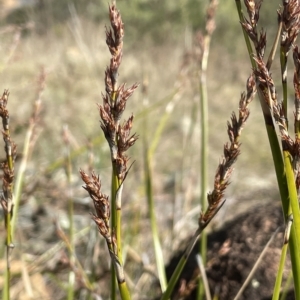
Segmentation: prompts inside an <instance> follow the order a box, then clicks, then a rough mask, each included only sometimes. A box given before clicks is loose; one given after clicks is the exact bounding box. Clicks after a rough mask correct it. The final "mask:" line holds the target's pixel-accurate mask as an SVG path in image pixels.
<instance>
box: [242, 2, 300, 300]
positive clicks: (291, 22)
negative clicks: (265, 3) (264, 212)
mask: <svg viewBox="0 0 300 300" xmlns="http://www.w3.org/2000/svg"><path fill="white" fill-rule="evenodd" d="M244 3H245V7H246V10H247V15H248V16H247V18H246V17H245V15H244V14H243V11H242V5H241V2H240V1H239V0H237V1H236V6H237V11H238V14H239V18H240V22H241V25H242V29H243V32H244V37H245V41H246V45H247V49H248V53H249V57H250V60H251V64H252V67H253V69H254V75H255V82H256V86H257V90H258V96H259V100H260V104H261V108H262V112H263V117H264V120H265V126H266V131H267V134H268V138H269V144H270V148H271V152H272V156H273V161H274V167H275V172H276V176H277V183H278V187H279V191H280V196H281V202H282V208H283V213H284V218H285V221H286V225H287V227H289V226H290V224H291V228H290V234H289V236H288V237H287V238H286V240H288V244H289V249H290V254H291V262H292V272H293V279H294V288H295V297H296V299H299V298H300V257H299V251H300V239H299V236H300V231H299V230H300V213H299V204H298V190H299V183H300V181H299V178H300V172H299V154H298V151H299V120H300V114H299V111H300V110H299V107H300V106H299V103H300V100H299V99H300V93H299V91H300V89H299V87H300V79H299V78H300V71H299V58H300V55H299V52H298V47H297V46H295V42H296V39H297V36H298V33H299V30H300V5H299V1H297V0H292V1H283V2H282V7H281V8H280V9H279V10H278V12H277V14H278V16H277V18H278V34H277V36H276V39H275V42H274V44H273V47H272V49H271V53H270V55H269V57H268V59H267V61H266V62H265V60H264V57H265V48H266V43H267V37H266V32H265V31H263V30H262V31H261V32H260V34H259V33H258V29H257V27H258V21H259V13H260V8H261V4H262V3H261V2H256V1H253V0H245V1H244ZM277 44H279V48H280V65H281V82H282V99H283V100H282V101H279V100H278V98H280V97H279V96H278V92H277V90H278V89H277V88H276V86H275V83H274V80H273V76H272V74H271V72H270V70H271V66H272V62H273V60H274V57H275V51H276V48H277ZM292 49H293V58H294V65H295V71H294V79H293V86H294V95H295V97H294V106H295V113H294V134H295V138H292V137H291V135H290V134H289V128H288V117H287V116H288V86H287V61H288V58H289V53H290V51H291V50H292ZM275 124H277V126H278V130H279V133H280V140H279V139H278V134H277V132H276V130H275ZM291 220H292V222H291ZM285 253H286V249H285V247H284V248H283V252H282V258H281V263H280V267H279V272H278V275H277V279H276V285H275V293H274V296H273V299H278V297H279V292H278V291H279V289H280V285H281V276H282V275H281V274H282V269H283V266H282V265H283V263H284V260H285V259H284V258H285Z"/></svg>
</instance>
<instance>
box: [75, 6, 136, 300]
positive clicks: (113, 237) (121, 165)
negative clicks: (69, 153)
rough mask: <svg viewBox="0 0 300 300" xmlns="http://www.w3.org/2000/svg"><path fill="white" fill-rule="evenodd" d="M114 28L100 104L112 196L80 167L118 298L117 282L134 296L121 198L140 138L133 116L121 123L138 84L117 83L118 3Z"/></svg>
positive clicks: (108, 31)
mask: <svg viewBox="0 0 300 300" xmlns="http://www.w3.org/2000/svg"><path fill="white" fill-rule="evenodd" d="M109 17H110V24H111V29H108V28H107V29H106V44H107V46H108V49H109V51H110V53H111V56H112V57H111V59H110V65H109V66H108V67H107V69H106V71H105V94H103V95H102V98H103V104H102V105H99V106H98V107H99V113H100V118H101V129H102V131H103V133H104V136H105V138H106V140H107V142H108V145H109V148H110V154H111V164H112V180H111V197H110V200H109V198H108V196H107V195H105V194H103V193H102V192H101V182H100V179H99V176H97V175H96V174H95V173H94V172H92V174H91V175H90V176H89V175H88V174H86V173H85V172H84V171H82V170H81V171H80V174H81V177H82V180H83V181H84V182H85V186H84V188H85V189H86V190H87V192H88V193H89V195H90V197H91V198H92V200H93V203H94V206H95V210H96V214H94V215H93V216H92V218H93V220H94V221H95V223H96V225H97V227H98V230H99V232H100V234H101V235H102V236H103V237H104V239H105V241H106V244H107V248H108V251H109V254H110V258H111V265H112V268H111V274H112V276H111V299H116V297H117V296H116V291H117V288H116V282H117V284H118V287H119V291H120V295H121V298H122V299H124V300H128V299H131V296H130V292H129V289H128V287H127V283H126V280H125V276H124V268H123V258H122V240H121V238H122V232H121V209H122V206H121V200H122V190H123V186H124V181H125V178H126V176H127V173H128V171H129V168H128V161H129V158H128V156H127V155H126V151H127V150H128V149H129V148H130V147H131V146H133V144H134V143H135V141H136V140H137V136H136V135H135V134H133V135H131V133H130V131H131V128H132V126H133V116H131V117H129V118H128V119H127V121H125V122H124V123H121V118H122V115H123V112H124V110H125V108H126V102H127V100H128V98H129V97H130V96H131V95H132V94H133V92H134V90H135V89H136V88H137V84H134V85H133V86H131V87H130V88H125V84H121V85H119V86H118V70H119V67H120V65H121V61H122V55H123V37H124V24H123V22H122V19H121V15H120V13H119V11H118V10H117V8H116V5H115V4H112V5H110V6H109Z"/></svg>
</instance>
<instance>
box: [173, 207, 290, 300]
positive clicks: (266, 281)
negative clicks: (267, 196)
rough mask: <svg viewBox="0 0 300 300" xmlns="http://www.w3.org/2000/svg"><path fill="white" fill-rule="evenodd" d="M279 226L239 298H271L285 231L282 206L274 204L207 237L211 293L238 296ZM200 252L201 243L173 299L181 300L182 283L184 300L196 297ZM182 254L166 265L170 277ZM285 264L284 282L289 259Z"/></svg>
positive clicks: (251, 212) (224, 298) (225, 298)
mask: <svg viewBox="0 0 300 300" xmlns="http://www.w3.org/2000/svg"><path fill="white" fill-rule="evenodd" d="M278 227H280V230H279V232H278V233H277V235H276V237H275V239H274V241H273V242H272V243H271V245H270V247H269V249H268V250H267V253H266V255H265V256H264V257H263V259H262V261H261V262H260V264H259V267H258V269H257V270H256V272H255V274H254V276H253V277H252V280H251V282H250V283H249V285H248V287H247V288H246V290H245V291H244V293H243V295H242V296H241V297H240V298H239V299H244V300H246V299H247V300H248V299H261V300H263V299H264V300H267V299H271V298H272V297H271V296H272V290H273V288H274V283H275V275H276V273H277V269H278V262H279V257H280V253H281V247H282V244H283V234H284V221H283V214H282V209H281V207H280V206H279V205H275V204H274V203H268V204H267V205H261V206H258V207H255V208H254V209H252V210H249V211H248V212H247V213H244V214H242V215H240V216H239V217H237V218H236V219H234V220H232V221H230V222H228V223H226V224H225V225H224V226H223V228H222V229H220V230H218V231H216V232H213V233H211V234H210V235H209V236H208V260H207V266H206V273H207V277H208V280H209V285H210V290H211V293H212V295H215V294H217V295H218V299H219V300H227V299H233V298H234V297H235V295H236V294H237V293H238V291H239V289H240V287H241V286H242V284H243V283H244V281H245V280H246V278H247V276H248V274H249V273H250V271H251V269H252V267H253V266H254V264H255V262H256V261H257V259H258V257H259V255H260V254H261V252H262V250H263V249H264V247H265V245H266V244H267V242H268V241H269V239H270V237H271V235H272V234H273V233H274V232H275V231H276V229H277V228H278ZM197 251H198V245H196V247H195V248H194V250H193V253H192V255H191V257H190V258H189V261H188V263H187V265H186V267H185V269H184V271H183V273H182V276H181V279H180V282H179V285H178V286H177V291H176V295H175V294H174V295H173V297H172V299H179V297H178V294H179V286H181V289H180V290H182V291H184V293H186V294H189V295H188V296H187V297H186V298H184V299H196V296H195V291H196V284H193V283H195V282H197V280H196V278H197V276H199V271H198V267H197V262H196V254H197ZM181 253H182V252H180V251H179V254H178V255H177V256H175V257H173V258H172V260H171V261H170V264H169V266H168V267H167V274H168V277H170V276H171V274H172V273H173V271H174V268H175V266H176V265H177V262H178V261H179V259H180V257H181ZM286 264H287V266H286V270H285V274H284V282H285V279H286V278H287V275H288V273H289V269H290V262H289V259H287V263H286ZM181 299H182V298H181ZM287 299H290V300H291V299H294V295H293V293H290V294H289V295H288V298H287Z"/></svg>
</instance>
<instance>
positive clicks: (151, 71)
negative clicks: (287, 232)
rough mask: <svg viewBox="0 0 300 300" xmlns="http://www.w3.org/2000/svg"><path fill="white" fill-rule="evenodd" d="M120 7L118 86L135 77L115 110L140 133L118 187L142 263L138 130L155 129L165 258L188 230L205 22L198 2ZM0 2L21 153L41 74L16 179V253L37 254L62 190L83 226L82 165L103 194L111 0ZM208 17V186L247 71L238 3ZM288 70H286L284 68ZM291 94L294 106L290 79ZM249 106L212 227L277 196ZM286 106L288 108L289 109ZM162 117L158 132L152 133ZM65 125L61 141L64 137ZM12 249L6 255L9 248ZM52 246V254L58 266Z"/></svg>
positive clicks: (258, 121) (268, 23)
mask: <svg viewBox="0 0 300 300" xmlns="http://www.w3.org/2000/svg"><path fill="white" fill-rule="evenodd" d="M279 4H280V3H279V1H271V0H266V1H264V3H263V5H262V9H261V12H260V17H261V23H260V24H261V26H263V27H264V28H265V29H266V31H267V41H268V44H267V54H268V51H269V50H270V48H271V46H272V43H273V40H274V37H275V33H276V30H277V12H276V10H277V9H278V8H279ZM117 7H118V9H119V10H120V11H121V15H122V19H123V22H124V24H125V38H124V55H123V61H122V65H121V67H120V69H119V73H120V74H119V75H120V76H119V83H123V82H126V83H127V86H130V85H132V84H133V83H136V82H137V83H139V84H140V86H139V88H138V90H137V91H136V92H135V93H134V95H133V96H132V98H130V99H129V101H128V104H127V108H126V111H125V116H124V117H128V116H130V115H131V114H133V115H134V116H135V121H134V127H133V132H136V133H137V134H138V135H139V137H140V138H139V140H138V141H137V142H136V144H135V146H134V147H132V148H131V150H130V153H129V155H130V157H131V162H134V164H133V166H132V169H131V170H130V172H129V175H128V177H127V179H126V184H125V188H124V200H123V213H124V220H125V221H124V229H123V230H124V232H125V236H126V242H127V243H128V244H130V247H131V248H132V249H134V250H135V251H137V252H138V253H139V254H140V255H141V257H142V259H143V261H144V262H145V261H146V262H149V263H150V264H151V263H153V261H154V257H153V251H152V250H151V249H152V241H151V240H149V239H147V232H149V230H150V224H149V220H148V214H147V209H148V208H147V202H146V200H145V191H144V151H145V149H144V147H143V139H144V138H146V139H147V140H148V144H149V145H151V143H152V142H153V139H154V137H155V136H158V137H159V139H158V144H157V148H156V150H155V153H154V156H153V184H154V197H155V205H156V211H157V218H158V226H159V229H160V237H161V240H162V241H163V242H162V244H163V248H164V251H165V252H164V255H165V259H166V261H167V260H168V259H169V258H170V255H171V253H172V252H173V250H174V249H176V247H177V245H178V243H180V241H181V240H182V239H184V238H186V237H187V236H188V235H189V234H191V233H192V232H193V229H195V228H196V227H197V218H198V216H199V211H200V207H199V195H200V164H201V162H200V159H199V157H200V136H201V132H200V125H199V124H200V123H199V109H200V108H199V82H198V75H197V74H198V73H197V72H198V70H199V65H197V61H196V60H195V59H193V57H194V56H193V55H194V53H195V51H196V48H195V36H196V33H197V32H198V31H199V30H200V31H203V30H204V25H205V12H206V7H207V1H204V0H180V1H173V0H164V1H159V0H118V1H117ZM0 8H1V9H0V11H1V13H0V90H1V88H2V90H4V89H9V91H10V98H9V105H8V109H9V111H10V116H11V128H12V137H13V139H14V140H15V141H16V143H17V145H18V157H19V158H22V149H23V144H24V139H25V135H26V131H27V128H28V124H29V120H30V117H31V114H32V111H33V105H34V101H35V100H36V98H37V97H38V91H39V90H40V78H41V74H44V75H45V83H44V89H43V93H42V95H41V100H42V113H41V115H40V118H39V124H38V128H37V129H38V130H37V133H36V142H35V144H34V147H33V148H32V151H31V153H30V160H29V163H28V166H27V170H26V176H25V178H24V184H23V191H22V197H21V207H20V212H19V218H18V222H19V223H18V227H17V232H18V234H17V235H16V238H17V240H16V241H15V243H16V245H18V244H22V247H23V248H22V253H28V255H29V254H30V255H36V256H37V257H39V256H40V255H41V254H42V253H44V252H45V251H46V250H47V249H49V247H50V246H49V245H56V244H57V242H58V241H59V238H58V237H57V235H56V234H55V227H54V226H52V224H53V220H55V219H56V218H57V217H58V218H59V220H60V222H61V226H62V227H63V228H64V229H67V228H68V218H67V213H66V207H67V199H68V198H70V197H72V198H73V201H74V203H75V215H74V221H75V223H76V229H77V230H78V231H80V230H82V229H83V228H85V227H86V226H89V225H90V224H91V223H90V215H89V212H91V211H92V206H91V203H90V200H89V199H88V198H87V195H86V192H85V191H84V190H83V189H82V187H81V186H82V185H83V184H82V182H81V180H80V179H79V173H78V171H79V169H80V168H82V169H84V170H89V169H94V170H95V171H96V173H99V174H100V178H101V180H102V184H103V192H106V193H107V194H109V191H110V153H109V148H108V146H107V144H106V141H105V140H104V138H103V134H102V132H101V129H100V126H99V119H100V118H99V113H98V108H97V103H101V102H102V99H101V93H104V91H105V89H104V70H105V68H106V66H107V65H108V63H109V58H110V54H109V51H108V49H107V47H106V44H105V26H109V19H108V1H102V0H98V1H97V0H94V1H92V0H90V1H86V0H74V1H70V0H69V1H67V0H39V1H38V0H37V1H34V0H28V1H25V0H23V1H21V0H20V1H17V0H15V1H13V0H7V1H5V0H2V1H0ZM215 21H216V30H215V32H214V34H213V37H212V43H211V51H210V56H209V62H208V74H207V76H208V77H207V80H208V97H209V108H208V109H209V124H208V128H209V161H208V164H209V174H208V175H209V180H208V182H209V190H212V188H213V182H214V173H215V170H216V167H217V165H218V162H219V160H220V159H221V158H222V151H223V145H224V143H226V142H227V141H228V137H227V128H226V124H227V120H229V119H230V116H231V113H232V111H235V112H236V113H237V109H238V102H239V98H240V94H241V92H242V91H244V90H245V83H246V80H247V78H248V76H249V75H250V74H251V65H250V62H249V58H248V54H247V50H246V46H245V43H244V40H243V35H242V31H241V27H240V24H239V20H238V15H237V12H236V8H235V1H228V0H227V1H220V3H219V6H218V9H217V15H216V20H215ZM272 68H273V69H272V73H273V76H274V79H275V82H277V83H280V77H279V75H280V67H279V61H278V60H277V61H276V62H274V65H273V67H272ZM290 70H291V75H292V67H290ZM276 76H278V77H276ZM279 86H280V85H279ZM280 92H281V91H280V90H278V94H279V97H278V98H279V99H280V98H281V97H280ZM290 96H291V105H292V103H293V87H292V85H291V86H290ZM250 109H251V115H250V118H249V120H248V122H247V125H246V128H245V129H244V131H243V134H242V138H241V143H242V147H241V155H240V157H239V159H238V161H237V163H236V165H235V171H234V174H233V176H232V180H231V184H230V186H229V188H228V190H227V191H226V199H227V202H226V204H225V206H224V207H223V208H222V210H221V211H220V213H219V216H218V217H217V218H216V220H215V223H214V226H220V225H222V222H223V220H224V219H230V218H233V217H234V216H236V214H237V213H238V212H241V211H244V210H245V209H247V208H248V207H249V206H253V205H255V204H257V203H261V202H265V201H268V200H275V201H279V196H278V188H277V186H276V179H275V175H274V171H273V165H272V157H271V153H270V149H269V145H268V140H267V136H266V133H265V127H264V123H263V117H262V113H261V112H260V105H259V103H258V101H257V99H256V98H255V100H254V101H253V103H252V104H251V105H250ZM289 114H290V116H291V117H292V109H290V111H289ZM164 118H165V119H166V120H165V121H163V120H164ZM145 120H147V122H148V129H147V130H146V131H145V130H144V129H143V128H144V123H145ZM163 122H165V123H163ZM161 123H163V125H162V128H161V133H160V134H158V135H156V132H157V129H158V127H159V124H161ZM66 128H67V132H68V140H69V143H68V144H66V143H65V140H64V137H65V136H64V134H63V133H65V132H66ZM0 147H1V146H0ZM68 151H70V153H71V157H72V171H71V173H72V180H71V182H68V179H67V175H66V171H65V170H66V167H65V159H64V157H65V156H66V153H67V152H68ZM2 156H3V158H4V156H5V154H4V151H3V153H2ZM17 172H18V162H17V164H16V174H17ZM233 208H234V209H233ZM129 220H130V222H129ZM3 227H4V225H3ZM3 230H4V229H2V232H3V237H4V231H3ZM174 236H176V239H174ZM141 237H142V238H141ZM101 243H102V244H101V247H99V249H100V250H99V251H100V252H103V253H102V254H103V255H104V257H105V259H103V261H102V262H101V264H100V265H101V266H99V268H100V267H101V268H102V269H101V270H108V260H109V259H108V255H107V253H106V249H105V246H104V241H102V242H101ZM87 244H88V235H87V236H85V237H81V238H80V241H79V242H78V245H77V246H78V249H80V250H78V251H79V254H82V255H84V254H83V253H85V252H84V251H85V250H83V249H85V248H84V247H86V245H87ZM18 251H20V250H16V251H15V252H14V254H15V255H16V257H18V255H19V252H18ZM59 253H60V254H59V255H58V258H56V259H57V260H59V262H60V263H61V264H62V262H61V260H62V258H61V257H62V254H61V252H59ZM53 257H55V255H52V256H51V257H49V259H48V260H49V261H51V263H52V265H51V266H49V268H50V267H52V268H54V267H53V266H55V268H58V265H57V264H58V263H57V261H55V262H53V261H52V260H53ZM65 272H66V274H67V271H65ZM54 273H55V272H54ZM137 276H138V275H137ZM47 278H48V279H47V280H48V282H46V283H44V284H45V285H46V286H47V291H48V287H49V286H50V287H51V288H50V290H49V295H52V296H49V297H50V299H51V297H53V294H52V293H53V290H55V292H56V293H57V294H55V295H56V296H57V297H58V298H55V299H60V298H59V297H61V299H64V298H63V295H64V294H63V289H62V290H60V289H57V285H58V283H57V280H54V279H53V278H51V276H49V277H47ZM45 289H46V288H45ZM45 297H46V296H45ZM47 297H48V296H47ZM17 298H18V296H16V299H17ZM23 299H24V298H23ZM44 299H46V298H44ZM52 299H54V298H52Z"/></svg>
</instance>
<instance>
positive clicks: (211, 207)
mask: <svg viewBox="0 0 300 300" xmlns="http://www.w3.org/2000/svg"><path fill="white" fill-rule="evenodd" d="M246 88H247V92H246V93H242V95H241V98H240V102H239V116H238V117H237V116H236V114H235V113H232V115H231V122H228V123H227V133H228V137H229V140H230V143H226V144H225V145H224V157H223V159H222V160H221V162H220V163H219V166H218V168H217V171H216V175H215V182H214V189H213V191H212V192H210V193H209V194H208V195H207V200H208V208H207V210H206V211H205V212H202V213H201V214H200V218H199V227H200V229H204V228H205V227H206V226H207V224H208V223H209V222H210V221H211V219H212V218H213V217H214V216H215V215H216V213H217V212H218V211H219V209H220V208H221V207H222V205H223V204H224V202H225V200H223V197H224V192H225V190H226V188H227V186H228V185H229V179H230V176H231V174H232V171H233V164H234V163H235V161H236V160H237V157H238V156H239V154H240V146H241V144H240V142H239V138H240V135H241V132H242V129H243V127H244V125H245V123H246V121H247V119H248V117H249V114H250V111H249V108H248V105H249V104H250V102H251V101H252V100H253V97H254V96H255V94H256V85H255V80H254V75H251V76H250V77H249V78H248V81H247V84H246Z"/></svg>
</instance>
